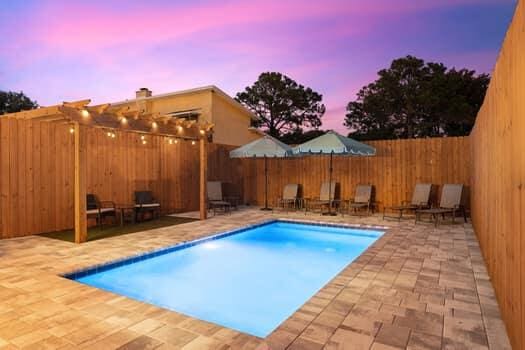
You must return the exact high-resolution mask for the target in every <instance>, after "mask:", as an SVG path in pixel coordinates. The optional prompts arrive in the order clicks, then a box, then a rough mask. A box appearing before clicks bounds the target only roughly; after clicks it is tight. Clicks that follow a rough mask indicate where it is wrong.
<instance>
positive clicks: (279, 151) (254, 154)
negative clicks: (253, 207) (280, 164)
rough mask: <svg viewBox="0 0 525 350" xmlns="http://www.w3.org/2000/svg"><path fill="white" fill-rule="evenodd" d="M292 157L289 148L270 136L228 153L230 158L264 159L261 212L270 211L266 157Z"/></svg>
mask: <svg viewBox="0 0 525 350" xmlns="http://www.w3.org/2000/svg"><path fill="white" fill-rule="evenodd" d="M293 156H294V154H293V152H292V148H291V147H290V146H288V145H286V144H285V143H282V142H281V141H279V140H277V139H276V138H273V137H271V136H270V135H265V136H263V137H261V138H260V139H257V140H255V141H252V142H250V143H248V144H246V145H244V146H241V147H239V148H236V149H234V150H232V151H230V157H231V158H261V157H262V158H264V208H261V210H271V208H269V207H268V157H279V158H284V157H293Z"/></svg>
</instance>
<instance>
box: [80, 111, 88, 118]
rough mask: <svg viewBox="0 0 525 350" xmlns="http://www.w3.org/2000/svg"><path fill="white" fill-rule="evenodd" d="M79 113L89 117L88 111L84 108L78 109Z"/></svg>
mask: <svg viewBox="0 0 525 350" xmlns="http://www.w3.org/2000/svg"><path fill="white" fill-rule="evenodd" d="M80 115H82V116H83V117H84V118H87V117H89V112H88V111H87V110H85V109H83V110H81V111H80Z"/></svg>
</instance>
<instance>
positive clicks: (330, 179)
mask: <svg viewBox="0 0 525 350" xmlns="http://www.w3.org/2000/svg"><path fill="white" fill-rule="evenodd" d="M333 158H334V151H332V152H330V169H329V172H330V175H329V176H328V180H329V182H328V213H323V215H329V216H335V215H337V214H336V213H335V212H333V211H332V172H333V170H334V168H333ZM334 199H335V198H334Z"/></svg>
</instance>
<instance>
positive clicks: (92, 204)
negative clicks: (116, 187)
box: [86, 193, 117, 228]
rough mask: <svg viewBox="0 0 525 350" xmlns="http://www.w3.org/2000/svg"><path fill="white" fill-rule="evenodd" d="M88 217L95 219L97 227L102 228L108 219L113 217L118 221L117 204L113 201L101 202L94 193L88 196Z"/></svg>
mask: <svg viewBox="0 0 525 350" xmlns="http://www.w3.org/2000/svg"><path fill="white" fill-rule="evenodd" d="M86 216H87V217H88V218H89V217H94V218H95V220H96V223H97V226H100V228H102V226H103V222H104V219H105V218H106V217H110V216H111V217H113V219H114V220H115V222H116V221H117V209H116V207H115V203H113V202H111V201H101V200H99V199H98V197H97V196H96V195H94V194H92V193H89V194H87V195H86Z"/></svg>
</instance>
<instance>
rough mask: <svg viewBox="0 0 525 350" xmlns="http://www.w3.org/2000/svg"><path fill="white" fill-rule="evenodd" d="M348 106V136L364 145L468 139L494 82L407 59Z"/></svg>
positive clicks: (472, 73) (385, 72) (381, 75)
mask: <svg viewBox="0 0 525 350" xmlns="http://www.w3.org/2000/svg"><path fill="white" fill-rule="evenodd" d="M378 75H379V78H378V79H377V80H376V81H374V82H372V83H370V84H368V85H367V86H365V87H363V88H362V89H361V90H360V91H359V92H358V94H357V99H356V100H355V101H352V102H349V103H348V105H347V108H346V110H347V113H346V117H345V122H344V124H345V126H346V127H348V128H349V129H351V132H350V134H349V136H351V137H354V138H356V139H361V140H373V139H395V138H413V137H427V136H461V135H468V134H469V132H470V130H471V129H472V127H473V125H474V122H475V119H476V114H477V112H478V110H479V108H480V107H481V104H482V103H483V98H484V96H485V92H486V90H487V87H488V84H489V81H490V78H489V76H488V75H487V74H479V75H477V74H476V72H475V71H471V70H467V69H461V70H456V69H454V68H453V69H448V68H447V67H445V65H443V64H442V63H433V62H428V63H426V62H425V61H423V60H421V59H419V58H416V57H413V56H407V57H404V58H399V59H396V60H394V61H392V64H391V65H390V68H388V69H383V70H380V71H379V72H378Z"/></svg>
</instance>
